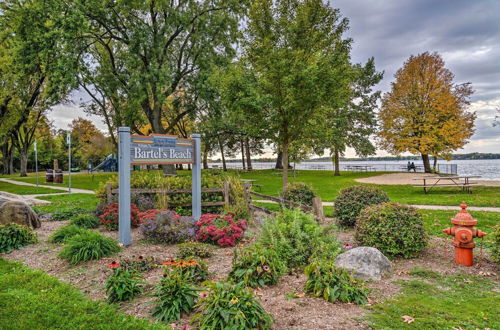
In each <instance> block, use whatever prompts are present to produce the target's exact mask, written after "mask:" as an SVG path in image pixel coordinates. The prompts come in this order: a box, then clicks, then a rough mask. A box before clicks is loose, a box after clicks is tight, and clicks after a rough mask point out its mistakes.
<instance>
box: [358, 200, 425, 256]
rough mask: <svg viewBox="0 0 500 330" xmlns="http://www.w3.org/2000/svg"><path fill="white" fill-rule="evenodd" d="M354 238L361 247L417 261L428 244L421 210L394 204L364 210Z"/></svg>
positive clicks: (373, 206)
mask: <svg viewBox="0 0 500 330" xmlns="http://www.w3.org/2000/svg"><path fill="white" fill-rule="evenodd" d="M355 238H356V240H357V241H358V243H359V245H363V246H371V247H374V248H376V249H378V250H380V252H382V253H383V254H384V255H385V256H387V257H389V258H396V257H401V258H414V257H416V256H418V255H419V254H420V253H421V252H422V250H423V249H425V247H426V246H427V242H428V240H429V237H428V235H427V233H426V231H425V228H424V222H423V220H422V216H421V215H420V213H419V212H418V210H417V209H415V208H413V207H411V206H408V205H404V204H399V203H394V202H389V203H384V204H379V205H372V206H369V207H367V208H365V209H363V211H361V214H360V215H359V217H358V220H357V223H356V234H355Z"/></svg>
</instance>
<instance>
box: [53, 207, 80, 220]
mask: <svg viewBox="0 0 500 330" xmlns="http://www.w3.org/2000/svg"><path fill="white" fill-rule="evenodd" d="M82 212H85V210H82V209H81V208H79V207H72V208H68V209H66V210H60V211H55V212H53V213H52V214H51V215H50V219H51V220H56V221H65V220H72V219H73V218H76V217H78V216H80V215H81V214H82Z"/></svg>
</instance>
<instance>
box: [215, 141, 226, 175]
mask: <svg viewBox="0 0 500 330" xmlns="http://www.w3.org/2000/svg"><path fill="white" fill-rule="evenodd" d="M217 141H219V149H220V155H221V157H222V169H223V170H224V171H225V172H226V171H227V166H226V158H225V157H224V146H223V145H222V141H221V140H220V138H217Z"/></svg>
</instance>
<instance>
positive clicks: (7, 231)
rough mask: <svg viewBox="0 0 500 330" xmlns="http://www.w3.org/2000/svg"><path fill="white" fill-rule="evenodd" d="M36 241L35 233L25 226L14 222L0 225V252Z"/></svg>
mask: <svg viewBox="0 0 500 330" xmlns="http://www.w3.org/2000/svg"><path fill="white" fill-rule="evenodd" d="M37 241H38V239H37V236H36V233H35V232H34V231H33V229H31V228H29V227H27V226H22V225H18V224H15V223H8V224H5V225H0V252H5V253H10V252H12V250H15V249H19V248H22V247H23V246H26V245H30V244H32V243H36V242H37Z"/></svg>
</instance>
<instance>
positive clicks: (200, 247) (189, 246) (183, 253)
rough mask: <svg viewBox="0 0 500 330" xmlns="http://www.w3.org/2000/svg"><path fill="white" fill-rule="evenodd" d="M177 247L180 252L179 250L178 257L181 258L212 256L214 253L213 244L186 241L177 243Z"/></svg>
mask: <svg viewBox="0 0 500 330" xmlns="http://www.w3.org/2000/svg"><path fill="white" fill-rule="evenodd" d="M177 248H178V249H179V252H177V257H179V258H188V257H198V258H210V257H211V256H213V254H214V246H213V245H210V244H205V243H200V242H186V243H181V244H177Z"/></svg>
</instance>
